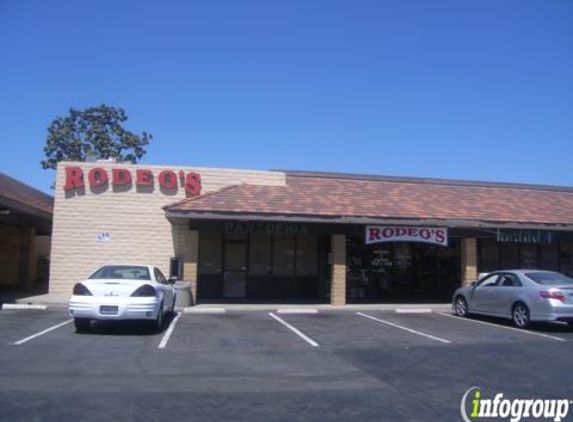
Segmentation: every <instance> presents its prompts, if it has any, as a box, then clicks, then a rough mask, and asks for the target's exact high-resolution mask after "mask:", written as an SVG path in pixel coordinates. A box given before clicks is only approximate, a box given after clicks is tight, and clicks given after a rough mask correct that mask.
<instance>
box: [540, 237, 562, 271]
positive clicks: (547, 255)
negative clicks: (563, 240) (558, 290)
mask: <svg viewBox="0 0 573 422" xmlns="http://www.w3.org/2000/svg"><path fill="white" fill-rule="evenodd" d="M541 262H542V264H541V265H542V267H543V269H544V270H553V271H559V251H558V249H557V244H556V243H542V244H541Z"/></svg>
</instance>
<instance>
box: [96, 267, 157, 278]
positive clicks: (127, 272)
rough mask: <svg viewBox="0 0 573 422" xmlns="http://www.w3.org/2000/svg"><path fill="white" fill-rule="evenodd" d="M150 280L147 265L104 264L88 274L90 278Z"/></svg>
mask: <svg viewBox="0 0 573 422" xmlns="http://www.w3.org/2000/svg"><path fill="white" fill-rule="evenodd" d="M104 278H105V279H112V280H151V276H150V274H149V269H148V268H147V267H141V266H135V265H106V266H104V267H101V268H100V269H99V270H97V271H96V272H95V273H93V274H92V275H91V276H90V279H96V280H97V279H104Z"/></svg>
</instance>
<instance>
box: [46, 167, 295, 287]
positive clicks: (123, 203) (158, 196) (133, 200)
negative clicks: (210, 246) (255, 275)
mask: <svg viewBox="0 0 573 422" xmlns="http://www.w3.org/2000/svg"><path fill="white" fill-rule="evenodd" d="M68 166H74V167H80V168H81V169H82V170H83V172H84V176H85V179H86V182H87V173H88V172H89V170H90V169H93V168H95V167H100V168H103V169H105V170H106V171H107V172H108V173H109V174H110V176H111V169H112V168H120V169H128V170H130V171H131V173H132V175H133V176H134V175H135V170H136V169H147V170H151V171H152V172H153V174H154V179H155V186H154V188H153V189H146V190H144V191H137V190H136V187H135V186H134V185H133V184H130V185H128V186H127V187H122V188H121V189H117V188H116V187H112V186H111V184H109V185H107V186H105V189H98V190H92V189H91V188H90V187H89V186H88V185H87V183H86V187H85V189H81V190H78V189H76V190H75V191H73V192H66V191H65V190H64V189H63V187H64V184H65V168H66V167H68ZM163 170H174V171H175V172H179V170H183V171H185V172H188V171H194V172H197V173H199V174H200V175H201V179H202V193H208V192H213V191H216V190H218V189H221V188H223V187H225V186H230V185H237V184H242V183H248V184H253V185H261V184H264V185H269V186H284V185H285V175H284V173H281V172H270V171H252V170H248V171H247V170H232V169H213V168H209V169H205V168H198V167H193V168H189V167H180V166H149V165H132V164H117V163H101V162H99V163H70V162H61V163H59V165H58V170H57V178H56V191H55V207H54V224H53V237H52V255H51V268H50V292H51V293H69V292H71V289H72V286H73V285H74V283H76V282H77V281H79V280H81V279H83V278H85V277H86V276H87V275H89V273H90V272H92V271H93V270H95V269H96V268H98V267H99V266H101V265H104V264H109V263H145V264H150V265H157V266H158V267H159V268H161V270H162V271H163V272H164V273H165V274H166V275H167V274H168V272H169V271H168V270H169V260H170V258H171V257H173V256H175V254H176V251H177V253H178V254H181V253H183V252H182V251H183V249H180V248H178V246H177V245H176V244H175V243H176V242H177V241H178V239H179V237H177V236H173V234H172V230H176V229H173V227H172V224H171V222H169V220H167V218H166V217H165V212H164V210H163V207H164V206H165V205H168V204H172V203H174V202H177V201H179V200H181V199H184V198H185V191H184V189H182V188H181V187H178V188H176V189H174V191H172V192H168V193H167V194H166V193H165V192H164V191H162V190H161V189H160V188H159V187H158V183H157V176H158V174H159V173H160V172H161V171H163ZM98 232H108V233H109V234H110V235H111V240H110V241H107V242H101V241H100V242H97V241H96V233H98ZM189 236H191V238H192V237H193V235H189ZM184 241H185V242H189V241H191V242H193V240H189V238H188V237H186V236H184ZM192 265H193V264H191V263H190V262H187V265H186V266H185V269H186V270H187V272H188V273H189V272H190V271H191V272H192V271H193V270H191V268H192V267H191V266H192ZM187 276H189V274H186V275H185V277H186V278H187ZM192 278H193V277H192V276H191V279H192Z"/></svg>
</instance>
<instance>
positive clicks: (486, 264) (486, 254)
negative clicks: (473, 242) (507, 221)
mask: <svg viewBox="0 0 573 422" xmlns="http://www.w3.org/2000/svg"><path fill="white" fill-rule="evenodd" d="M479 245H480V269H479V270H480V272H482V273H488V272H491V271H497V270H499V269H500V268H499V245H498V243H497V241H496V240H494V239H480V241H479Z"/></svg>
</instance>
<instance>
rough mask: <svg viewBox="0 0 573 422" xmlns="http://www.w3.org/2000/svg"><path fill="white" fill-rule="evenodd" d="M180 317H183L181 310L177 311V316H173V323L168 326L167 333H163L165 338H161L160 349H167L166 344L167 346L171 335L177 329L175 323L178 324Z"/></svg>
mask: <svg viewBox="0 0 573 422" xmlns="http://www.w3.org/2000/svg"><path fill="white" fill-rule="evenodd" d="M179 317H181V312H178V313H177V316H176V317H175V318H173V320H172V321H171V324H169V327H167V331H165V334H164V335H163V338H162V339H161V342H160V343H159V346H157V348H158V349H165V346H167V342H168V341H169V338H170V337H171V334H172V333H173V330H174V329H175V324H177V321H178V320H179Z"/></svg>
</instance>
